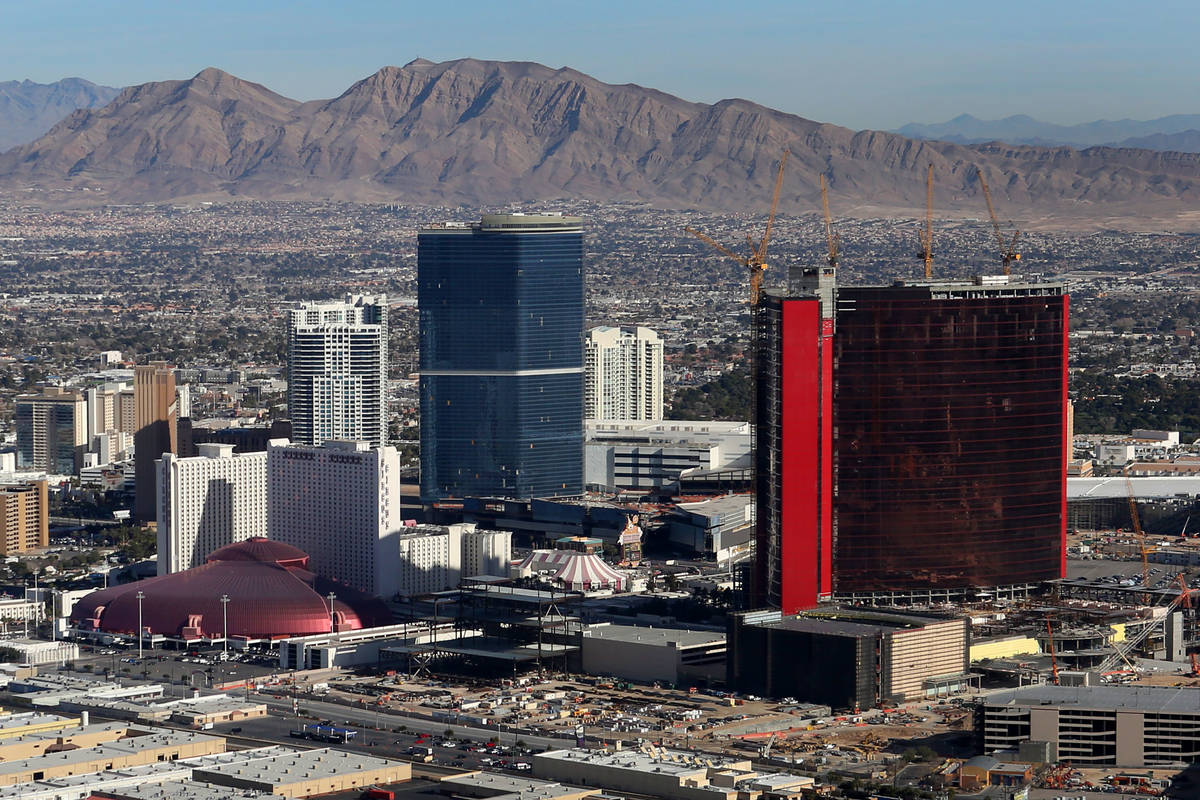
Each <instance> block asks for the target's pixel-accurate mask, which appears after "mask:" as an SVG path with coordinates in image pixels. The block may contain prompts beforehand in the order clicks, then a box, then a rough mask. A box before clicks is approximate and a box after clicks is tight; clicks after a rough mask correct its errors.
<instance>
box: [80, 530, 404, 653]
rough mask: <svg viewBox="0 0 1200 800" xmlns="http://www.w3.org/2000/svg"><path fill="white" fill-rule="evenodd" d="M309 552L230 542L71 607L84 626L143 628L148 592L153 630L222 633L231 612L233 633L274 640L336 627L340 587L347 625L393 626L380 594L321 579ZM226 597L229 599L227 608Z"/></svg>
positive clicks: (343, 625)
mask: <svg viewBox="0 0 1200 800" xmlns="http://www.w3.org/2000/svg"><path fill="white" fill-rule="evenodd" d="M307 564H308V555H307V554H306V553H305V552H304V551H302V550H298V549H296V548H295V547H292V546H290V545H286V544H282V543H281V542H272V541H268V540H265V539H252V540H248V541H245V542H239V543H237V544H233V545H229V546H226V547H222V548H221V549H219V550H217V551H215V552H214V553H213V554H212V555H210V556H209V558H208V563H206V564H203V565H201V566H199V567H194V568H192V569H189V570H185V571H183V572H177V573H174V574H172V575H159V576H158V577H154V578H147V579H146V580H142V581H137V582H135V583H127V584H123V585H121V586H113V587H111V588H108V589H103V590H100V591H96V592H92V593H91V594H89V595H87V596H86V597H84V598H82V599H81V600H80V601H79V602H78V603H76V604H75V607H74V608H73V609H72V611H71V622H72V624H73V625H75V626H76V627H80V628H85V629H92V630H101V631H106V632H110V633H128V634H136V633H137V628H138V600H137V594H138V592H141V593H142V595H143V599H142V602H141V614H142V625H143V627H144V628H145V629H147V630H148V631H149V632H151V633H158V634H164V635H167V636H181V637H183V638H185V639H190V638H205V637H209V638H212V637H220V636H221V635H222V634H223V632H224V624H225V620H224V618H223V613H228V622H229V635H230V636H231V637H233V636H242V637H247V638H251V639H273V638H280V637H284V636H304V635H308V634H314V633H328V632H329V630H330V620H329V600H328V594H329V593H330V592H333V593H334V594H335V595H336V596H337V597H336V599H335V601H334V604H333V606H334V617H335V619H336V622H337V627H338V629H339V630H356V629H358V628H366V627H374V626H376V625H386V624H389V623H390V622H391V614H390V613H389V612H388V610H387V607H386V606H384V605H383V603H382V602H380V601H379V600H377V599H375V598H373V597H369V596H367V595H365V594H363V593H361V592H359V591H357V590H355V589H352V588H351V587H349V586H346V585H344V584H341V583H337V582H336V581H331V580H327V579H324V578H320V577H318V576H316V575H314V574H313V573H311V572H309V571H308V570H307V569H305V568H304V567H305V566H307ZM222 597H228V598H229V603H228V606H227V608H225V609H223V608H222V605H223V604H222V602H221V598H222Z"/></svg>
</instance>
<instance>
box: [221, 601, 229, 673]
mask: <svg viewBox="0 0 1200 800" xmlns="http://www.w3.org/2000/svg"><path fill="white" fill-rule="evenodd" d="M221 621H222V622H223V623H224V624H225V633H224V637H223V640H222V645H223V646H222V652H224V653H225V657H226V658H228V657H229V595H227V594H223V595H221Z"/></svg>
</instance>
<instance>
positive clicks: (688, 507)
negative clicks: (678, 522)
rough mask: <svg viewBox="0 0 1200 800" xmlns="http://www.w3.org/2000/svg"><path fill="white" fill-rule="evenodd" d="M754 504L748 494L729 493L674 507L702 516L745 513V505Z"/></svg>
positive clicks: (752, 498)
mask: <svg viewBox="0 0 1200 800" xmlns="http://www.w3.org/2000/svg"><path fill="white" fill-rule="evenodd" d="M752 505H754V497H753V496H751V495H749V494H730V495H724V496H722V497H715V498H713V499H712V500H700V501H699V502H695V503H679V504H677V505H676V506H675V507H676V508H678V509H679V510H680V511H686V512H688V513H690V514H697V515H700V516H704V517H710V518H711V517H719V516H722V515H724V514H734V513H745V511H746V509H747V507H749V506H752Z"/></svg>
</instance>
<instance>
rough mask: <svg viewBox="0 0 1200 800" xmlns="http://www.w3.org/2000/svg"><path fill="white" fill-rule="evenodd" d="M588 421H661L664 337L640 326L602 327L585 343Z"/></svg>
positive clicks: (588, 335)
mask: <svg viewBox="0 0 1200 800" xmlns="http://www.w3.org/2000/svg"><path fill="white" fill-rule="evenodd" d="M583 363H584V388H583V409H584V411H583V415H584V416H585V417H586V418H587V419H601V420H608V419H621V420H626V419H662V415H663V341H662V339H661V338H660V337H659V335H658V334H657V333H655V332H654V331H652V330H650V329H649V328H643V327H641V326H636V327H621V328H614V327H612V326H609V325H601V326H600V327H598V328H592V329H591V330H590V331H588V334H587V340H586V341H585V342H584V358H583Z"/></svg>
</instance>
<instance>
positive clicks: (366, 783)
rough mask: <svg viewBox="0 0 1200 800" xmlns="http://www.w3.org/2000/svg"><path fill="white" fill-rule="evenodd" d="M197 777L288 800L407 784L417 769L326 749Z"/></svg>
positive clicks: (200, 772)
mask: <svg viewBox="0 0 1200 800" xmlns="http://www.w3.org/2000/svg"><path fill="white" fill-rule="evenodd" d="M192 778H193V779H194V780H197V781H201V782H207V783H215V784H219V785H221V786H228V787H230V788H234V789H249V790H252V791H258V792H265V793H270V794H274V795H281V796H284V797H311V796H312V795H320V794H330V793H332V792H345V791H349V790H351V789H365V788H367V787H370V786H373V785H375V784H378V783H399V782H400V781H407V780H409V779H411V778H412V765H411V764H409V763H408V762H407V761H393V760H390V759H384V758H374V757H372V756H368V755H363V754H361V753H350V752H346V751H344V750H332V749H328V748H326V749H320V750H296V751H291V752H288V753H281V754H272V755H268V756H265V757H263V758H256V759H252V760H247V761H242V762H239V763H230V764H217V765H213V766H206V767H201V768H197V769H194V770H192Z"/></svg>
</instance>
